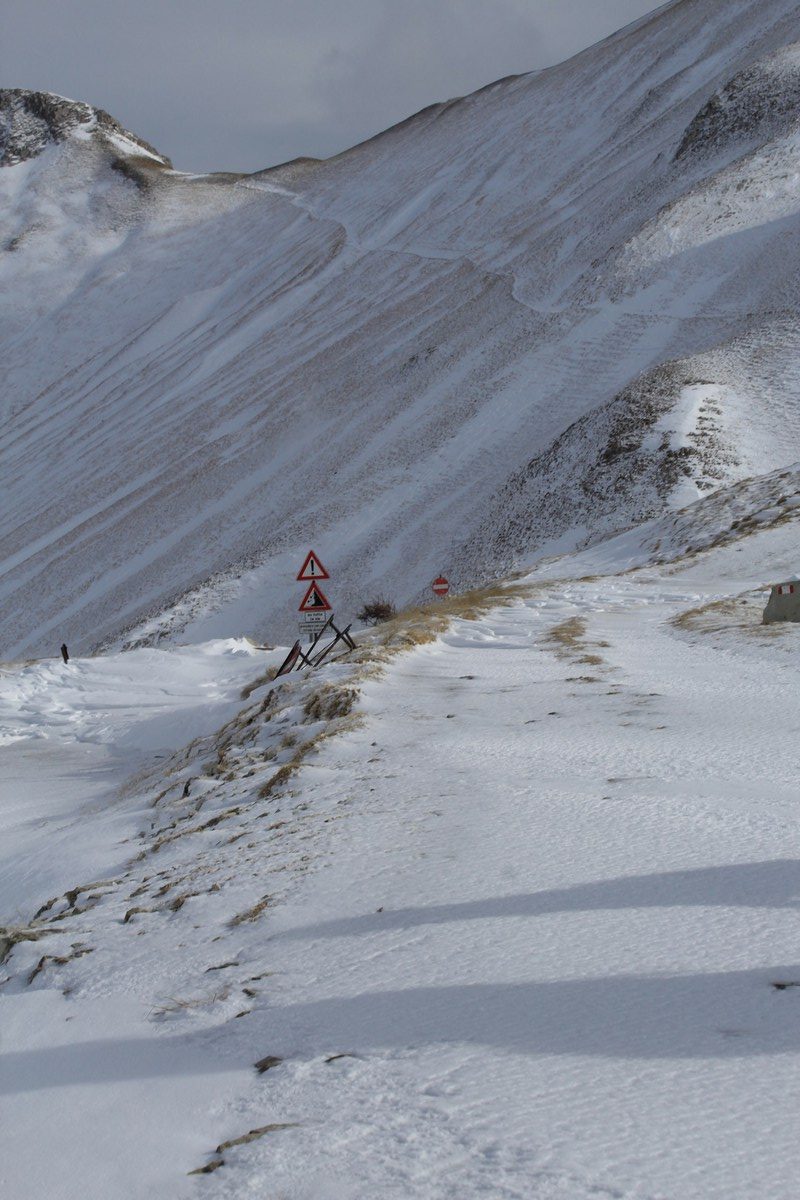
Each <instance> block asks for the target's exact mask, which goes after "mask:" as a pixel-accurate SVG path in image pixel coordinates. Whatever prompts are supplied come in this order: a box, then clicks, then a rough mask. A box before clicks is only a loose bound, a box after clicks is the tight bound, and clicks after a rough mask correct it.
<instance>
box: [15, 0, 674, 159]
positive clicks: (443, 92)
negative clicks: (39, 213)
mask: <svg viewBox="0 0 800 1200" xmlns="http://www.w3.org/2000/svg"><path fill="white" fill-rule="evenodd" d="M657 6H658V5H657V3H656V0H124V2H123V0H2V6H1V8H2V36H1V37H0V87H26V88H33V89H35V90H38V91H50V92H60V93H61V94H62V95H66V96H71V97H73V98H74V99H78V100H86V101H88V102H89V103H91V104H96V105H99V106H100V107H101V108H105V109H108V111H109V112H110V113H112V115H113V116H115V117H116V118H117V119H118V120H120V121H121V122H122V123H123V124H124V125H127V126H128V128H130V129H132V130H133V131H134V132H135V133H138V134H139V135H140V136H141V137H144V138H146V139H147V140H148V141H150V142H152V143H153V144H154V145H155V146H157V147H158V149H159V150H161V151H162V152H163V153H164V154H168V155H170V157H171V158H172V159H173V160H174V162H175V165H176V166H177V167H181V168H183V169H185V170H196V171H203V170H241V171H252V170H257V169H258V168H259V167H265V166H270V165H272V164H274V163H277V162H281V161H283V160H285V159H287V158H293V157H295V156H296V155H300V154H310V155H315V156H326V155H329V154H334V153H336V152H337V151H339V150H343V149H345V148H346V147H347V146H351V145H353V143H355V142H357V141H360V140H361V139H363V138H365V137H368V136H369V135H370V134H372V133H377V132H378V131H379V130H381V129H385V128H386V127H387V126H388V125H391V124H393V123H394V122H395V121H399V120H402V118H403V117H406V116H409V115H410V114H411V113H413V112H416V111H417V110H418V109H420V108H424V107H425V105H426V104H431V103H433V101H435V100H446V99H448V98H449V97H451V96H458V95H462V94H464V93H465V92H470V91H473V90H474V89H475V88H478V87H481V86H482V85H483V84H485V83H489V82H491V81H492V80H493V79H497V78H499V77H500V76H503V75H510V74H514V73H516V72H521V71H530V70H533V69H534V68H537V67H544V66H549V65H550V64H552V63H555V62H558V61H560V60H561V59H563V58H566V57H568V56H569V55H570V54H574V53H575V52H576V51H578V50H581V49H582V48H583V47H584V46H587V45H590V44H591V43H592V42H595V41H597V40H598V39H599V38H602V37H605V36H606V34H609V33H612V32H613V31H614V30H615V29H618V28H620V27H621V26H623V25H625V24H627V23H628V22H629V21H633V20H635V19H636V18H637V17H639V16H641V15H642V14H643V13H645V12H647V11H649V10H651V9H653V8H655V7H657Z"/></svg>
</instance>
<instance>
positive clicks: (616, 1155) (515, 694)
mask: <svg viewBox="0 0 800 1200" xmlns="http://www.w3.org/2000/svg"><path fill="white" fill-rule="evenodd" d="M799 499H800V496H799V495H798V487H797V478H796V473H791V472H789V473H786V474H785V475H784V476H783V477H782V476H780V475H775V476H772V477H770V480H769V481H768V482H767V483H765V484H764V485H763V487H762V488H760V489H757V488H755V486H754V485H753V484H746V485H741V486H740V487H739V488H733V489H730V490H729V491H728V492H727V493H726V494H725V495H724V496H723V493H718V495H717V496H715V497H709V498H708V499H706V500H701V501H699V502H698V504H697V506H696V511H695V513H694V520H693V522H692V524H691V528H692V529H693V530H694V534H695V536H699V535H702V536H703V537H704V538H705V539H706V541H707V543H708V545H707V546H706V548H703V549H699V550H690V552H689V553H688V554H686V553H684V552H683V551H684V549H685V541H684V539H685V537H686V521H687V520H688V517H685V516H684V517H681V519H680V520H679V519H678V518H677V517H676V518H671V517H668V518H662V519H660V520H657V521H654V522H652V523H650V524H649V525H647V526H645V527H644V528H643V529H640V530H638V531H635V532H629V533H625V534H621V535H619V536H618V537H616V538H612V539H610V540H607V541H605V542H604V543H603V544H601V545H598V546H595V547H593V548H591V549H588V550H584V551H583V552H582V553H580V554H578V555H575V556H572V557H566V558H560V559H558V560H554V561H552V562H550V563H548V564H544V565H542V566H540V567H539V568H538V570H537V571H536V572H534V573H533V574H532V575H531V576H529V577H528V578H526V579H525V580H522V581H520V582H519V583H518V585H517V589H518V590H517V592H516V598H515V599H514V601H513V603H512V604H511V605H508V606H505V607H498V608H494V609H492V610H490V611H488V612H485V613H484V614H483V615H482V616H481V617H479V618H478V619H477V620H474V619H472V620H467V619H454V620H453V621H452V622H451V624H450V626H449V628H448V629H447V630H446V631H445V632H443V633H442V634H441V635H440V636H439V637H438V638H436V639H435V640H433V641H431V642H429V643H427V644H424V645H419V646H417V647H416V648H413V647H412V648H411V649H409V650H408V651H407V652H406V653H404V654H402V655H400V656H399V657H394V658H392V659H390V660H389V661H387V662H385V663H384V669H383V671H382V672H381V673H377V674H376V673H375V672H374V671H371V670H370V669H369V661H370V659H369V654H367V655H366V657H365V656H364V649H363V646H364V639H363V635H362V636H361V637H360V638H359V641H360V642H361V643H362V647H361V649H360V650H359V652H358V653H357V655H356V656H355V658H344V659H342V660H340V661H337V662H334V663H332V664H331V665H329V666H327V667H324V668H323V669H322V671H321V672H320V673H318V674H311V675H308V674H301V675H295V676H291V677H289V678H284V679H282V680H280V681H277V682H270V681H269V680H268V678H267V677H266V676H265V675H264V674H263V671H264V667H265V666H269V665H274V664H275V663H276V662H277V661H278V660H279V658H280V657H281V654H282V653H283V652H282V651H274V652H269V653H265V652H264V651H261V650H256V649H255V648H254V647H253V646H252V645H250V644H249V643H248V642H247V641H244V640H236V639H221V640H217V641H215V642H211V643H206V644H202V645H197V644H196V645H193V646H187V647H167V648H165V649H152V648H140V649H138V650H133V651H130V652H124V653H114V654H109V655H102V656H96V657H92V658H78V659H77V660H73V661H72V662H70V663H69V664H67V665H65V664H63V663H62V662H61V661H60V660H57V661H53V660H49V661H48V660H42V661H40V662H37V663H29V664H27V665H17V666H9V667H6V668H5V669H4V670H3V671H2V673H0V739H2V741H3V754H4V761H5V763H6V767H7V769H6V771H5V777H4V793H3V803H2V805H0V835H1V836H0V855H1V856H2V874H1V875H0V884H1V886H0V953H2V954H3V955H4V961H3V962H2V965H0V1145H1V1146H2V1153H0V1189H1V1190H2V1193H3V1195H4V1196H9V1197H13V1198H14V1200H41V1197H43V1196H48V1197H52V1200H164V1198H165V1197H169V1198H170V1200H198V1198H199V1197H203V1198H205V1200H209V1198H213V1200H244V1198H245V1197H252V1196H258V1197H262V1196H264V1197H266V1196H269V1197H274V1198H275V1200H375V1197H378V1196H380V1197H386V1198H387V1200H469V1198H475V1200H478V1198H486V1200H499V1198H501V1197H502V1198H503V1200H597V1198H598V1197H602V1198H604V1200H753V1198H754V1197H759V1198H760V1197H769V1200H794V1197H795V1196H796V1194H797V1177H798V1169H800V1153H799V1152H798V1144H797V1136H796V1130H795V1122H794V1121H793V1120H792V1116H793V1114H794V1113H795V1112H796V1111H797V1107H798V1104H800V1084H799V1083H798V1071H797V1059H798V1054H799V1053H800V962H798V940H797V902H798V881H800V834H799V833H798V822H797V763H796V737H795V732H796V729H797V727H798V724H799V723H800V699H798V690H797V688H796V686H795V680H796V661H797V654H798V652H800V630H799V629H798V626H796V625H782V626H769V627H765V626H763V625H762V624H761V623H760V618H761V609H762V606H763V603H764V591H763V588H762V587H761V586H759V584H760V582H762V581H764V580H769V579H770V578H771V577H774V575H773V573H774V572H778V573H779V575H780V576H781V577H784V576H787V575H788V574H789V573H790V570H791V566H792V563H793V562H794V561H795V556H796V547H797V520H796V513H797V510H798V500H799ZM689 511H690V510H689V509H687V510H685V512H686V514H688V513H689ZM741 512H747V513H748V514H749V517H750V519H749V521H748V522H747V523H746V524H747V528H746V529H743V525H742V521H741V518H740V516H738V515H737V514H739V513H741ZM679 516H680V514H679ZM681 521H683V522H684V523H683V524H681ZM656 543H657V544H658V547H659V548H660V553H661V554H662V555H664V556H666V557H667V558H668V559H669V561H667V562H665V563H663V564H662V565H657V564H655V563H653V562H652V561H651V560H652V558H653V555H654V554H655V553H656V550H655V547H656ZM681 547H682V549H681ZM637 563H638V564H639V565H637Z"/></svg>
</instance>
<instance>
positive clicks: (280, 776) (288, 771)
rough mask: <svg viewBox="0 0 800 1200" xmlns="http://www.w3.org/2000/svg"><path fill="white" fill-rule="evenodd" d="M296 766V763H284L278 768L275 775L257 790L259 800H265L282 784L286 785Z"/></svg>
mask: <svg viewBox="0 0 800 1200" xmlns="http://www.w3.org/2000/svg"><path fill="white" fill-rule="evenodd" d="M298 765H299V764H298V763H297V762H290V763H284V765H283V766H282V767H278V770H277V771H276V772H275V774H274V775H271V776H270V777H269V779H268V780H267V782H266V783H264V784H262V786H261V787H260V788H259V789H258V795H259V799H261V800H266V799H267V798H268V797H269V796H271V795H272V793H273V792H274V791H275V789H276V788H278V787H281V786H282V785H283V784H284V783H288V781H289V780H290V779H291V778H292V776H293V775H294V773H295V771H296V770H297V767H298Z"/></svg>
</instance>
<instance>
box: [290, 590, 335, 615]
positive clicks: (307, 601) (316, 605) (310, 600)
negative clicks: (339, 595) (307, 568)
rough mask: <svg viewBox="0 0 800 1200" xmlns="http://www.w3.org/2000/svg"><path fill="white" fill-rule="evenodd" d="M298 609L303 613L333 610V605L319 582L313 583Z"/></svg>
mask: <svg viewBox="0 0 800 1200" xmlns="http://www.w3.org/2000/svg"><path fill="white" fill-rule="evenodd" d="M297 611H298V612H301V613H309V612H312V613H313V612H331V605H330V602H329V601H328V597H327V596H326V595H325V593H324V592H323V590H322V588H321V587H320V586H319V585H318V584H316V583H312V584H311V586H310V587H309V589H308V591H307V592H306V594H305V596H304V597H303V602H302V604H301V605H300V607H299V609H298V610H297Z"/></svg>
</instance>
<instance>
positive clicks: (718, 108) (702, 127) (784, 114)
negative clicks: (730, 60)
mask: <svg viewBox="0 0 800 1200" xmlns="http://www.w3.org/2000/svg"><path fill="white" fill-rule="evenodd" d="M798 126H800V43H795V44H794V45H792V46H786V47H784V49H782V50H780V51H779V52H778V53H777V54H773V55H770V57H769V58H766V59H763V60H762V61H761V62H758V63H754V64H753V66H751V67H748V68H747V69H746V70H745V71H742V72H740V73H739V74H738V75H735V76H734V78H733V79H731V80H730V82H729V83H726V84H725V86H724V87H723V88H720V90H719V91H718V92H716V93H715V95H713V96H712V97H711V99H710V100H709V102H708V104H706V105H705V106H704V107H703V108H702V109H701V110H700V112H699V113H698V114H697V116H696V117H695V118H694V120H693V121H692V122H691V124H690V125H689V127H688V129H687V130H686V132H685V134H684V135H683V139H682V141H681V144H680V146H679V147H678V151H677V153H676V155H675V159H676V161H677V160H680V159H683V158H686V157H687V156H690V155H698V154H704V153H709V152H711V151H718V150H722V149H725V148H727V147H728V146H730V145H735V144H736V143H738V142H751V141H766V140H767V139H768V138H771V137H775V136H779V135H780V134H781V133H783V132H784V131H787V132H788V131H789V130H790V129H792V128H796V127H798Z"/></svg>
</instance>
